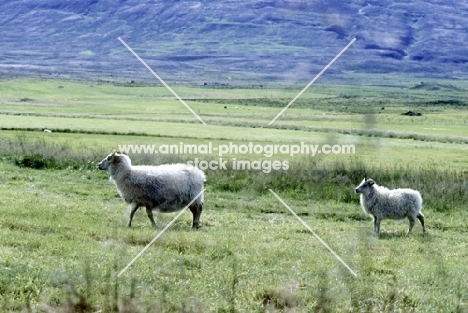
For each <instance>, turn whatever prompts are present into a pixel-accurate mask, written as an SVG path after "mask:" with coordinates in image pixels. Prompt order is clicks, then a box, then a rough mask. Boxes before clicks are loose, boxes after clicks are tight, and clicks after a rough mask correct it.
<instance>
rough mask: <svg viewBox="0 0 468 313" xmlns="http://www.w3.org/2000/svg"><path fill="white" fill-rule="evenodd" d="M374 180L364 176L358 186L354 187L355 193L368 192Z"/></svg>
mask: <svg viewBox="0 0 468 313" xmlns="http://www.w3.org/2000/svg"><path fill="white" fill-rule="evenodd" d="M374 184H375V181H374V180H373V179H371V178H364V179H363V180H362V182H361V183H360V184H359V186H357V187H356V189H354V191H355V192H356V193H363V194H366V195H367V194H369V193H370V191H371V190H372V188H373V187H372V186H374Z"/></svg>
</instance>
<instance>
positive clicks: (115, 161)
mask: <svg viewBox="0 0 468 313" xmlns="http://www.w3.org/2000/svg"><path fill="white" fill-rule="evenodd" d="M131 166H132V162H131V160H130V158H129V157H128V155H127V154H125V153H120V152H115V151H114V152H112V153H111V154H109V155H108V156H106V157H105V158H104V159H103V160H102V161H101V162H99V164H98V168H99V169H100V170H109V171H110V172H111V171H112V169H113V168H115V167H131Z"/></svg>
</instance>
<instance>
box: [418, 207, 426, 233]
mask: <svg viewBox="0 0 468 313" xmlns="http://www.w3.org/2000/svg"><path fill="white" fill-rule="evenodd" d="M416 217H417V218H418V220H419V221H420V222H421V226H422V229H423V233H425V232H426V228H425V227H424V215H423V214H422V213H421V212H419V213H418V215H416Z"/></svg>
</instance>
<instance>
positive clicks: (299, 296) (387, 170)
mask: <svg viewBox="0 0 468 313" xmlns="http://www.w3.org/2000/svg"><path fill="white" fill-rule="evenodd" d="M392 83H393V84H394V83H395V81H392ZM58 86H63V88H58ZM415 86H416V87H417V88H413V87H415ZM418 86H419V82H415V81H404V82H400V83H399V84H396V85H395V84H394V85H393V86H392V85H391V84H390V83H389V84H388V85H387V86H370V84H369V85H367V86H366V85H364V86H360V87H358V86H344V85H330V86H328V85H316V86H312V87H311V90H310V92H309V91H308V92H307V93H305V94H304V97H301V99H300V100H301V101H299V102H298V103H297V104H298V106H297V107H293V108H291V109H290V110H288V111H287V113H286V115H285V116H283V117H282V118H281V119H279V120H278V122H277V124H276V125H274V127H267V126H266V124H267V123H268V121H269V120H270V119H271V118H273V117H274V116H275V115H276V113H277V112H279V109H280V107H281V103H282V102H283V100H285V101H286V103H287V102H288V100H287V99H288V98H289V99H292V98H293V97H294V96H295V94H297V92H299V91H300V89H301V87H300V86H294V87H293V88H286V87H284V86H280V87H276V88H273V87H272V88H270V87H268V86H267V87H265V88H246V87H242V88H203V87H187V86H177V92H180V93H181V95H182V96H183V97H184V98H186V99H193V100H191V102H190V104H191V105H193V106H194V107H195V108H196V111H197V112H198V111H199V112H200V114H201V115H202V117H203V118H204V119H205V121H209V123H208V124H209V125H208V126H202V125H200V124H199V123H198V122H197V121H196V120H195V119H194V118H193V116H191V115H190V113H187V112H186V110H185V108H183V107H181V104H180V103H179V102H177V101H175V100H173V99H172V98H171V97H169V95H168V93H167V92H166V91H165V90H164V89H162V88H161V87H157V86H149V85H142V84H139V83H134V84H130V83H126V82H114V83H112V84H111V83H102V82H101V83H92V82H72V81H39V80H18V81H2V82H0V94H1V99H0V101H1V102H0V105H1V107H0V111H1V112H0V114H1V119H2V121H1V125H0V128H1V130H0V177H1V178H2V179H1V180H0V190H1V191H2V197H0V205H1V207H2V208H3V210H2V215H1V217H0V238H1V240H0V311H5V312H11V311H22V310H23V311H28V310H29V311H32V312H52V311H59V312H65V311H67V312H69V311H84V312H96V311H101V312H112V311H119V312H148V311H161V312H288V311H294V312H313V311H315V312H336V311H343V312H367V311H378V312H390V311H401V312H412V311H413V312H434V311H437V312H464V311H467V310H468V306H467V303H468V298H467V296H466V295H467V294H468V293H467V291H468V284H467V283H466V282H467V278H468V277H467V274H466V273H468V271H467V270H468V268H467V264H466V262H465V260H466V257H467V252H466V251H468V250H467V249H466V240H465V238H466V232H467V231H466V230H467V229H468V216H467V214H468V213H466V203H467V202H468V176H467V175H468V170H467V168H468V159H467V157H466V155H467V154H466V153H467V150H468V146H467V144H466V142H467V139H468V138H467V133H466V132H464V121H466V119H467V117H468V114H467V113H466V108H464V107H463V105H462V104H463V103H465V101H466V97H465V95H464V91H463V89H464V88H466V83H465V82H461V81H449V82H438V81H435V82H431V81H428V82H427V83H426V84H425V85H424V86H419V87H418ZM312 88H314V90H312ZM65 99H67V100H65ZM74 99H76V100H74ZM258 99H260V100H258ZM441 100H443V101H445V102H444V103H442V104H440V101H441ZM381 101H384V102H385V110H383V111H385V113H383V112H381V113H378V111H379V110H380V108H381V106H382V104H381V103H380V102H381ZM436 101H439V104H437V103H436ZM447 101H449V102H447ZM450 101H452V102H450ZM457 101H458V102H457ZM286 103H285V104H286ZM408 103H410V104H411V105H412V106H411V107H409V106H408ZM308 104H310V106H308ZM343 105H347V109H344V108H342V106H343ZM413 105H414V107H413ZM224 106H226V107H227V108H226V109H225V108H224ZM236 106H237V109H236V108H235V107H236ZM366 108H367V109H368V110H367V109H366ZM249 109H250V110H249ZM408 109H411V110H415V111H421V112H423V116H421V117H418V118H416V117H407V116H401V115H400V112H401V111H404V110H408ZM345 110H346V112H345ZM366 110H367V111H369V112H366ZM202 112H203V113H202ZM372 112H373V113H374V114H371V115H369V114H367V113H372ZM44 128H48V129H52V133H44V132H42V129H44ZM320 128H321V129H320ZM438 128H445V130H444V131H439V130H438ZM180 142H184V143H190V144H203V143H208V142H212V143H213V144H214V145H215V146H216V145H221V144H229V142H234V143H236V144H248V143H249V142H253V143H254V144H261V145H266V144H297V143H300V142H304V143H307V144H350V143H352V144H355V145H356V154H355V155H318V156H315V157H312V156H305V155H300V156H299V155H298V156H288V155H276V156H274V157H272V158H267V157H265V156H262V157H260V156H257V155H252V154H250V155H236V154H234V153H229V154H227V155H225V156H223V158H224V159H226V160H228V161H230V160H232V158H237V159H245V160H258V159H262V160H281V161H288V164H289V168H288V170H283V171H272V172H271V173H262V172H261V171H257V170H245V171H236V170H234V169H232V167H231V166H228V169H227V170H223V171H212V170H207V171H206V174H207V182H206V188H207V190H206V194H205V210H204V212H203V214H202V219H201V220H202V224H203V227H202V228H201V230H199V231H193V230H192V229H191V227H190V225H191V214H190V213H189V212H188V211H187V212H185V214H183V215H182V217H181V218H180V219H178V220H177V221H176V222H175V224H174V225H173V226H172V227H171V228H169V230H167V232H165V233H164V234H163V235H162V236H161V238H159V239H158V240H157V241H156V242H155V243H154V244H153V245H152V246H151V247H150V248H149V249H148V250H147V252H146V253H144V254H143V255H142V256H141V258H140V259H138V260H137V261H136V262H135V263H134V264H133V265H132V266H131V267H130V268H129V269H128V270H127V271H126V272H125V273H124V274H123V275H122V276H121V277H119V278H117V277H116V275H117V273H118V272H119V271H120V270H122V269H123V268H124V267H125V266H126V264H128V262H130V261H131V260H132V259H133V258H134V257H135V256H136V255H137V254H138V253H139V252H140V251H141V250H142V249H143V247H144V246H145V245H146V244H148V243H149V242H150V241H151V240H152V239H153V238H154V236H155V235H156V233H157V231H155V230H153V229H152V228H151V227H150V222H149V220H148V218H147V217H146V214H145V213H144V211H139V212H137V214H136V215H135V219H134V223H133V225H132V228H131V229H128V228H126V227H125V224H126V222H127V219H128V212H127V209H126V206H125V204H124V202H123V201H122V200H121V199H119V196H118V193H117V191H116V189H115V186H114V185H113V184H112V183H111V182H109V181H108V177H107V173H105V172H101V171H98V170H97V169H96V165H97V162H99V161H100V160H101V159H102V158H103V157H104V156H105V155H107V154H108V153H109V152H110V151H112V150H113V149H117V148H118V145H122V144H154V145H157V146H159V145H162V144H174V143H175V144H178V143H180ZM195 157H199V158H202V159H205V160H217V159H218V156H217V155H202V154H197V155H161V154H159V155H132V160H133V163H134V164H158V163H170V162H186V161H187V160H193V159H194V158H195ZM364 176H370V177H372V178H373V179H375V180H376V181H377V182H378V183H379V184H381V185H385V186H387V187H390V188H397V187H402V186H404V187H410V188H414V189H418V190H420V191H421V194H422V196H423V199H424V209H423V212H424V214H425V216H426V223H427V225H426V226H427V229H428V233H427V234H426V235H423V234H422V230H421V227H420V226H419V225H416V226H415V228H414V229H413V233H412V234H411V235H409V236H404V233H405V232H406V230H407V222H406V221H405V222H404V223H401V222H398V221H388V220H385V221H383V222H382V235H381V238H380V239H377V238H376V237H375V236H374V235H373V234H372V221H371V219H370V218H369V217H368V216H366V215H365V214H364V213H363V211H362V209H361V208H360V207H359V197H358V196H357V195H356V194H354V192H353V189H354V187H355V186H356V185H357V184H358V183H359V182H360V181H361V180H362V178H363V177H364ZM270 188H271V189H273V190H274V191H275V192H276V193H278V194H279V196H280V197H282V198H283V199H284V200H285V201H286V202H287V203H288V204H289V205H290V206H291V207H292V208H293V209H294V210H295V212H297V214H299V216H300V217H301V218H302V219H303V220H304V221H305V222H306V223H307V224H308V225H310V227H311V228H312V229H314V231H315V232H316V233H317V234H318V235H319V236H320V237H321V238H323V240H324V241H325V242H327V243H328V244H329V245H330V247H332V249H334V251H336V252H337V254H338V255H340V256H341V257H342V258H343V260H344V261H345V262H346V263H347V264H349V266H350V267H351V268H352V269H353V270H355V271H356V272H358V277H354V276H352V275H350V273H349V272H348V271H347V270H346V269H345V268H344V267H343V266H342V265H341V264H340V263H339V262H338V261H337V260H336V259H335V258H334V257H333V256H332V255H331V254H330V253H329V252H328V251H327V250H326V249H325V248H324V247H323V246H322V245H321V244H320V243H319V242H318V241H317V240H316V239H315V238H314V237H313V236H312V235H311V234H310V233H309V232H308V231H307V230H306V229H305V228H304V227H303V225H301V224H300V223H299V221H298V220H296V219H295V218H294V217H293V216H292V215H291V214H290V213H289V211H288V210H287V209H286V208H285V207H283V205H282V204H281V203H279V202H278V201H277V200H276V199H275V198H274V197H273V195H271V193H269V192H268V189H270ZM174 216H175V214H167V215H161V216H159V217H158V224H159V230H161V229H162V228H163V227H164V225H165V224H167V223H168V222H169V221H170V220H171V219H172V218H173V217H174Z"/></svg>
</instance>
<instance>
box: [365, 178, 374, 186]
mask: <svg viewBox="0 0 468 313" xmlns="http://www.w3.org/2000/svg"><path fill="white" fill-rule="evenodd" d="M367 182H368V183H369V186H372V185H373V184H375V181H373V180H372V179H370V178H369V179H368V180H367Z"/></svg>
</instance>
